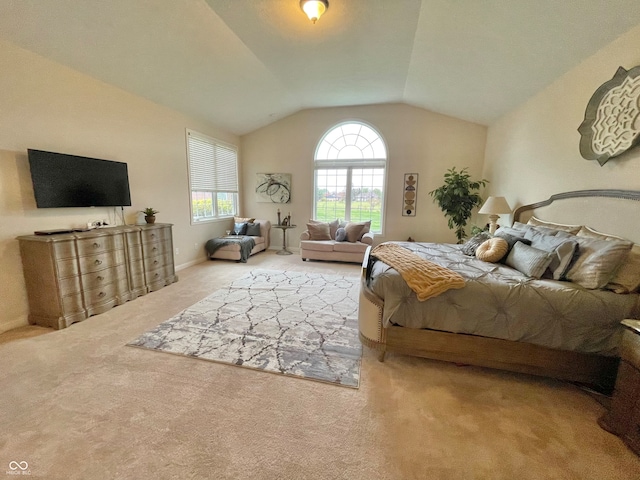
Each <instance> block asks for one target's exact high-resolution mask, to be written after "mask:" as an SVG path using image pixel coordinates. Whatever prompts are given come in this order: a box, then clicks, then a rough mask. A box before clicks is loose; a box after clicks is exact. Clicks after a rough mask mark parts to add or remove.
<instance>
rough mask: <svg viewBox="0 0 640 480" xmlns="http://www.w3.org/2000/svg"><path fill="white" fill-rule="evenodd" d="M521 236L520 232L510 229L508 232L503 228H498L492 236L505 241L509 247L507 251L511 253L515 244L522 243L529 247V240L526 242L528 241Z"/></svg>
mask: <svg viewBox="0 0 640 480" xmlns="http://www.w3.org/2000/svg"><path fill="white" fill-rule="evenodd" d="M508 231H511V232H513V233H508ZM514 234H515V235H514ZM522 235H523V233H522V232H519V231H517V230H513V229H511V228H509V229H508V230H506V229H504V228H500V229H499V230H498V231H496V233H495V235H494V236H496V237H499V238H503V239H504V240H506V241H507V245H508V246H509V251H511V249H512V248H513V246H514V245H515V244H516V242H522V243H524V244H525V245H531V240H528V239H526V238H524V236H522Z"/></svg>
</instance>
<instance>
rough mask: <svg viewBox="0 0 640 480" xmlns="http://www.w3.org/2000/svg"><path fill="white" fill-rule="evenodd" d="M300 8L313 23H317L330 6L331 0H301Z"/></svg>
mask: <svg viewBox="0 0 640 480" xmlns="http://www.w3.org/2000/svg"><path fill="white" fill-rule="evenodd" d="M300 8H302V10H303V11H304V13H306V14H307V17H309V20H311V22H312V23H316V22H317V21H318V19H319V18H320V17H321V16H322V14H323V13H324V12H326V11H327V9H328V8H329V0H300Z"/></svg>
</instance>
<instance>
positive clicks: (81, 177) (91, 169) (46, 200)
mask: <svg viewBox="0 0 640 480" xmlns="http://www.w3.org/2000/svg"><path fill="white" fill-rule="evenodd" d="M28 154H29V155H28V156H29V166H30V168H31V181H32V182H33V192H34V194H35V197H36V205H37V206H38V208H60V207H124V206H130V205H131V195H130V193H129V174H128V170H127V164H126V163H123V162H114V161H111V160H101V159H99V158H89V157H79V156H76V155H67V154H64V153H54V152H45V151H42V150H32V149H29V150H28Z"/></svg>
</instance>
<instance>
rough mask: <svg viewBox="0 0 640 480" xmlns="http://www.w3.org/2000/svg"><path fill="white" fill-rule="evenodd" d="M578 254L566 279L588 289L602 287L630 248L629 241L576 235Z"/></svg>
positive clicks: (613, 273)
mask: <svg viewBox="0 0 640 480" xmlns="http://www.w3.org/2000/svg"><path fill="white" fill-rule="evenodd" d="M576 240H577V242H578V244H579V249H580V255H579V256H578V258H577V259H576V261H575V262H574V263H573V265H572V266H571V268H570V269H569V271H568V272H567V279H568V280H570V281H572V282H573V283H577V284H578V285H581V286H583V287H584V288H588V289H597V288H604V286H605V285H606V284H607V283H609V281H610V280H611V279H612V278H613V276H614V275H615V274H616V271H617V270H618V268H620V265H622V262H624V261H625V259H626V258H627V256H628V254H629V250H631V245H632V244H631V242H625V241H620V240H600V239H596V238H587V237H576Z"/></svg>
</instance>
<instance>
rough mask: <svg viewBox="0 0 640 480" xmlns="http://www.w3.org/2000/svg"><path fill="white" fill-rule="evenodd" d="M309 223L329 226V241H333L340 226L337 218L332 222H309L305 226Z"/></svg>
mask: <svg viewBox="0 0 640 480" xmlns="http://www.w3.org/2000/svg"><path fill="white" fill-rule="evenodd" d="M309 223H327V224H328V225H329V235H330V236H331V238H330V240H335V238H336V230H338V226H339V224H340V221H339V220H338V219H337V218H336V219H335V220H334V221H333V222H322V221H320V220H309V222H308V223H307V226H308V225H309Z"/></svg>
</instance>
